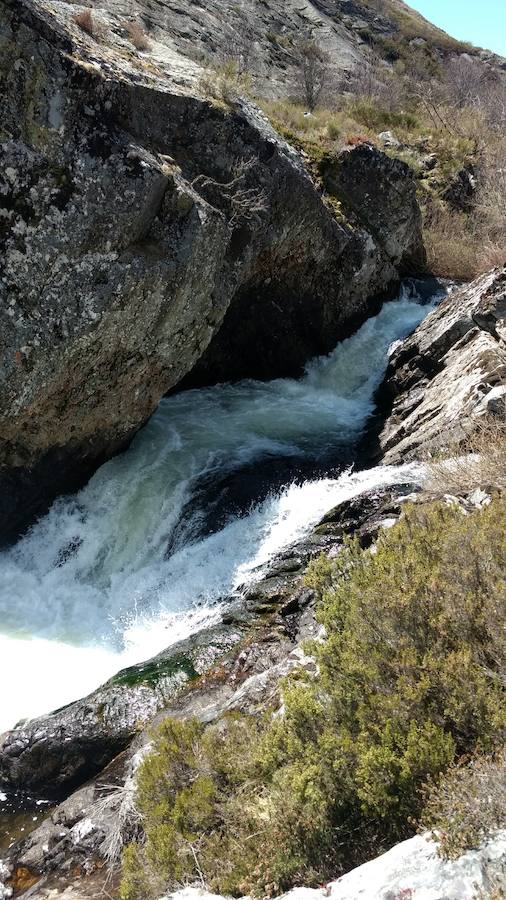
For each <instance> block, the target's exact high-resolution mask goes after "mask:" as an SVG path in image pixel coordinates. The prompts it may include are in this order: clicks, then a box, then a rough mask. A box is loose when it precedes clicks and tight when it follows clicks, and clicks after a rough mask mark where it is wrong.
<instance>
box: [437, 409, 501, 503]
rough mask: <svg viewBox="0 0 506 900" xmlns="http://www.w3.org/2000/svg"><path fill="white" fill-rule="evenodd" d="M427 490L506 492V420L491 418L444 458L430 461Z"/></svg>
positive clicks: (442, 491)
mask: <svg viewBox="0 0 506 900" xmlns="http://www.w3.org/2000/svg"><path fill="white" fill-rule="evenodd" d="M427 468H428V471H429V475H428V479H427V488H428V489H429V490H433V491H438V492H441V493H457V494H458V493H462V492H468V491H473V490H475V489H476V488H487V487H495V488H499V489H500V490H505V489H506V421H504V420H502V419H495V418H493V417H488V418H487V419H485V420H484V421H483V423H481V424H480V425H479V426H478V427H477V428H476V430H475V431H474V432H473V433H472V434H471V435H470V436H469V437H468V438H467V439H466V440H465V441H463V442H461V443H460V444H459V445H458V446H457V447H455V448H451V449H450V450H449V451H448V455H447V457H446V458H445V459H438V460H429V461H428V463H427Z"/></svg>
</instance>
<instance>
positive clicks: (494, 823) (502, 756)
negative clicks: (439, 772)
mask: <svg viewBox="0 0 506 900" xmlns="http://www.w3.org/2000/svg"><path fill="white" fill-rule="evenodd" d="M505 826H506V747H503V748H502V749H501V750H500V751H499V752H498V753H497V755H495V756H483V757H480V756H477V757H475V758H474V759H472V760H471V761H470V762H468V763H467V765H456V766H453V767H452V768H450V769H449V770H448V771H447V772H446V773H445V774H444V775H443V776H442V777H441V779H440V780H439V781H438V782H437V783H434V784H431V785H429V787H428V790H427V806H426V808H425V812H424V816H423V819H422V828H423V829H424V830H425V829H426V828H429V829H431V830H433V834H434V837H435V839H436V840H437V841H438V843H439V854H440V856H442V857H443V858H444V859H457V858H458V857H459V856H460V855H461V854H462V853H466V852H467V851H468V850H473V849H477V848H478V847H479V846H480V844H481V842H482V841H483V840H484V839H485V838H487V837H488V836H489V835H491V834H492V833H493V832H494V831H496V830H497V829H500V828H504V827H505ZM487 896H492V895H491V894H490V895H487ZM497 896H504V894H502V895H500V894H499V895H497Z"/></svg>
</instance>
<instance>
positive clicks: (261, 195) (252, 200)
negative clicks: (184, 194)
mask: <svg viewBox="0 0 506 900" xmlns="http://www.w3.org/2000/svg"><path fill="white" fill-rule="evenodd" d="M254 164H255V160H254V159H250V160H248V161H243V160H241V161H239V162H238V163H236V165H235V166H234V168H233V170H232V178H231V180H230V181H227V182H219V181H216V180H215V179H214V178H210V177H208V176H207V175H198V176H197V178H195V179H194V180H193V182H192V187H194V188H196V189H197V190H199V191H201V192H202V194H203V196H204V197H205V198H206V199H207V200H208V202H210V203H212V204H213V205H214V206H217V207H218V208H220V207H223V206H225V207H226V209H227V212H228V215H229V224H230V225H231V226H232V227H235V226H237V225H241V224H245V223H250V222H257V223H258V222H259V221H260V219H261V216H262V213H264V212H265V211H266V209H267V208H268V202H267V195H266V193H265V191H264V190H262V189H259V188H256V187H247V177H248V173H249V172H250V171H251V170H252V168H253V166H254Z"/></svg>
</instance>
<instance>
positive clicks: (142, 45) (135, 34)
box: [125, 22, 152, 50]
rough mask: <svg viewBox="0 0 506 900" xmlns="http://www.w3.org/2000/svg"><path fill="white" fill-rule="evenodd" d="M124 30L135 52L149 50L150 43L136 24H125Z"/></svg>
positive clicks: (140, 27)
mask: <svg viewBox="0 0 506 900" xmlns="http://www.w3.org/2000/svg"><path fill="white" fill-rule="evenodd" d="M125 29H126V31H127V33H128V37H129V39H130V41H131V43H132V44H133V45H134V47H135V48H136V49H137V50H151V46H152V45H151V41H150V40H149V38H148V36H147V34H146V32H145V31H144V29H143V28H142V26H141V25H139V23H138V22H125Z"/></svg>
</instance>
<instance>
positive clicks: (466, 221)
mask: <svg viewBox="0 0 506 900" xmlns="http://www.w3.org/2000/svg"><path fill="white" fill-rule="evenodd" d="M390 13H391V14H392V15H393V14H394V13H393V11H390V12H389V15H390ZM421 23H422V25H423V20H421ZM405 24H406V23H405ZM410 27H411V26H410ZM420 27H421V26H420ZM406 29H407V25H406V27H404V26H400V28H399V31H398V32H397V33H396V34H394V36H393V37H389V38H382V39H381V40H382V43H381V42H380V43H381V46H379V44H378V41H376V43H374V41H372V45H371V47H372V48H371V51H370V54H369V57H368V62H367V63H366V64H365V65H361V66H360V67H359V68H357V71H356V72H355V73H352V74H351V76H350V77H349V78H348V79H345V80H344V81H342V82H340V83H339V84H337V83H335V82H334V83H333V82H332V79H330V78H328V79H327V80H328V84H327V87H326V90H325V92H324V93H322V96H321V100H320V105H319V106H318V107H317V108H316V109H314V110H313V111H312V114H310V115H309V114H308V112H307V107H308V104H307V102H306V101H305V98H304V96H303V95H301V96H300V97H299V100H300V102H297V100H296V99H295V100H291V99H279V100H277V101H265V100H262V99H258V98H257V100H258V102H259V103H260V105H261V106H262V107H263V109H264V111H265V112H266V113H267V115H268V116H269V117H270V118H271V120H272V122H273V124H274V125H275V127H276V128H277V129H278V130H279V131H280V132H281V133H282V134H283V135H284V136H285V137H286V138H287V140H289V141H290V142H292V143H293V144H295V145H296V146H297V147H298V148H299V149H300V150H302V152H303V153H305V154H306V156H307V158H308V161H309V165H310V167H311V169H312V171H313V174H316V175H318V171H317V169H318V165H319V162H320V160H321V158H322V156H324V155H325V154H328V153H332V152H335V151H336V150H340V149H341V148H342V147H345V146H353V145H355V144H357V143H360V142H363V141H370V142H372V143H375V144H377V145H379V146H380V147H382V148H385V149H386V151H387V152H388V153H390V154H391V155H394V156H398V157H400V158H401V159H403V160H404V161H405V162H406V163H407V164H408V165H410V167H411V168H412V169H413V171H414V173H415V176H416V178H417V179H418V185H419V200H420V205H421V207H422V210H423V214H424V223H425V241H426V246H427V250H428V260H429V268H430V269H431V271H433V272H434V273H435V274H437V275H441V276H445V277H452V278H457V279H461V280H469V279H471V278H473V277H475V276H476V275H478V274H480V273H481V272H483V271H485V270H486V269H487V268H491V267H492V266H494V265H501V264H504V262H506V239H505V234H506V175H505V170H504V165H503V162H502V161H503V160H504V156H505V153H506V139H505V137H504V133H505V132H504V127H505V125H506V79H504V77H503V76H502V75H500V74H498V72H497V70H494V69H493V68H491V67H490V66H487V65H486V64H485V63H484V62H483V61H482V60H481V59H479V58H478V57H471V56H469V55H465V56H462V55H460V56H451V55H448V54H450V51H451V49H452V47H451V43H452V42H451V39H448V42H449V43H448V46H444V47H443V45H441V46H438V47H436V45H435V44H434V42H432V43H428V42H427V43H423V44H417V45H414V46H413V45H412V44H410V41H412V40H416V38H417V37H418V38H420V37H421V35H417V34H415V32H416V29H413V28H412V27H411V31H410V30H409V29H408V30H406ZM422 30H423V29H422ZM443 38H444V35H442V36H441V40H442V41H443ZM387 43H390V44H392V47H394V46H395V48H399V47H402V48H403V52H402V53H401V52H400V51H399V52H397V50H396V51H395V52H394V49H392V48H391V49H390V50H389V49H388V47H387V46H386V45H387ZM443 43H444V42H443ZM373 45H374V46H373ZM435 48H436V49H435ZM453 49H454V50H455V48H453ZM436 50H437V52H436ZM445 54H447V55H445ZM385 131H388V132H392V133H393V140H392V141H388V140H386V141H384V140H383V139H381V138H380V134H381V133H382V132H385Z"/></svg>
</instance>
